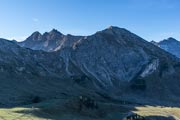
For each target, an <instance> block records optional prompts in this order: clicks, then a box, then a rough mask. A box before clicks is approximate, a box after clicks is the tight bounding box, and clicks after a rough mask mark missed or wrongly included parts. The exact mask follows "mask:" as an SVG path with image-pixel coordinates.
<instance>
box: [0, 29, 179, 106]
mask: <svg viewBox="0 0 180 120" xmlns="http://www.w3.org/2000/svg"><path fill="white" fill-rule="evenodd" d="M54 33H55V34H54ZM46 34H47V36H48V37H47V38H48V39H43V38H44V36H45V35H46ZM52 34H53V35H52ZM51 35H52V38H53V39H50V38H51V37H49V36H51ZM56 36H57V37H56ZM59 37H60V38H61V37H64V39H65V38H66V40H65V42H64V43H67V44H63V47H59V46H58V45H57V46H54V45H56V44H55V43H54V42H55V40H56V39H55V38H57V41H61V40H63V39H59ZM67 38H69V36H68V35H67V36H64V35H62V34H61V33H60V32H57V31H55V30H53V31H51V32H50V33H45V34H43V35H41V34H40V33H38V32H35V33H34V34H32V35H31V36H30V37H29V38H27V40H26V41H24V42H21V43H15V42H10V41H7V40H4V39H1V40H0V55H1V56H0V65H1V71H0V76H1V79H0V83H1V84H0V88H1V90H2V91H1V96H0V102H1V104H0V105H1V106H8V105H12V106H15V105H24V104H30V103H33V102H34V101H37V100H36V99H37V98H38V100H40V101H45V100H51V99H58V98H62V97H66V98H67V97H72V96H79V95H84V96H89V97H92V98H94V99H96V100H97V101H98V100H102V99H103V100H106V101H109V100H116V101H117V100H118V101H122V100H123V101H129V102H133V103H141V104H147V103H148V104H157V103H158V104H164V105H173V104H175V105H178V103H179V102H178V101H179V100H180V92H179V91H180V87H179V86H180V81H179V80H180V75H179V72H180V61H179V59H178V58H176V57H175V56H172V55H171V54H169V53H167V52H165V51H164V50H162V49H160V48H159V47H157V46H154V45H153V44H151V43H149V42H147V41H145V40H144V39H142V38H141V37H139V36H137V35H135V34H133V33H131V32H129V31H128V30H126V29H123V28H118V27H113V26H111V27H109V28H107V29H105V30H102V31H99V32H96V33H95V34H93V35H90V36H86V37H79V36H71V37H70V38H72V39H67ZM75 38H78V39H75ZM79 38H80V39H79ZM47 40H48V41H49V43H51V44H48V47H43V46H44V43H45V42H44V41H47ZM51 40H52V41H51ZM28 43H29V44H28ZM69 43H70V44H69ZM17 44H20V45H21V46H25V45H26V46H28V45H29V47H28V48H26V47H20V46H19V45H17ZM22 44H24V45H22ZM51 45H52V46H51ZM37 46H41V47H40V48H38V47H37ZM29 48H32V49H29ZM56 48H58V49H56ZM34 49H36V50H34ZM37 49H40V50H37ZM50 51H53V52H50ZM172 78H173V79H172Z"/></svg>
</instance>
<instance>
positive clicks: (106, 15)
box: [0, 0, 180, 41]
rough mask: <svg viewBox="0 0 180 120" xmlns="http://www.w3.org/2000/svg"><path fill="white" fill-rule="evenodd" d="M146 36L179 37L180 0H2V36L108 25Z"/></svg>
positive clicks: (81, 32)
mask: <svg viewBox="0 0 180 120" xmlns="http://www.w3.org/2000/svg"><path fill="white" fill-rule="evenodd" d="M110 25H113V26H118V27H122V28H126V29H128V30H130V31H131V32H133V33H135V34H137V35H139V36H141V37H143V38H144V39H146V40H149V41H150V40H156V41H159V40H162V39H165V38H167V37H174V38H176V39H178V40H180V0H0V37H1V38H8V39H13V38H14V39H17V40H23V39H25V38H26V37H27V36H29V35H30V34H32V32H34V31H40V32H41V33H43V32H45V31H50V30H51V29H53V28H55V29H58V30H59V31H60V32H62V33H64V34H68V33H70V34H74V35H90V34H93V33H95V32H96V31H99V30H102V29H105V28H107V27H108V26H110Z"/></svg>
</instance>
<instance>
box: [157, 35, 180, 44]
mask: <svg viewBox="0 0 180 120" xmlns="http://www.w3.org/2000/svg"><path fill="white" fill-rule="evenodd" d="M159 43H160V44H161V43H179V41H178V40H176V39H175V38H172V37H169V38H168V39H164V40H162V41H160V42H159Z"/></svg>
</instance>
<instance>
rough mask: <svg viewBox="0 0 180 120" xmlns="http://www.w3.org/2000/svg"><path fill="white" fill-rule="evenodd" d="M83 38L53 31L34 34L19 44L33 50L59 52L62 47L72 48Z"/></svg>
mask: <svg viewBox="0 0 180 120" xmlns="http://www.w3.org/2000/svg"><path fill="white" fill-rule="evenodd" d="M81 38H82V36H72V35H70V34H68V35H63V34H62V33H60V32H59V31H57V30H55V29H53V30H51V31H50V32H45V33H44V34H41V33H39V32H34V33H33V34H32V35H31V36H30V37H28V38H27V39H26V40H25V41H23V42H19V43H18V44H19V45H20V46H22V47H26V48H31V49H33V50H45V51H57V50H59V49H61V47H71V46H72V44H73V43H74V42H76V41H78V40H79V39H81Z"/></svg>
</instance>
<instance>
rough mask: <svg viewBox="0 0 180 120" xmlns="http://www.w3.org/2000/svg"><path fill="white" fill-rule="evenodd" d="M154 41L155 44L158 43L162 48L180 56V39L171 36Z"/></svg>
mask: <svg viewBox="0 0 180 120" xmlns="http://www.w3.org/2000/svg"><path fill="white" fill-rule="evenodd" d="M154 43H155V45H158V46H159V47H160V48H162V49H164V50H166V51H167V52H169V53H171V54H173V55H175V56H176V57H178V58H180V41H178V40H176V39H174V38H172V37H170V38H168V39H165V40H162V41H160V42H157V43H156V42H153V44H154Z"/></svg>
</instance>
